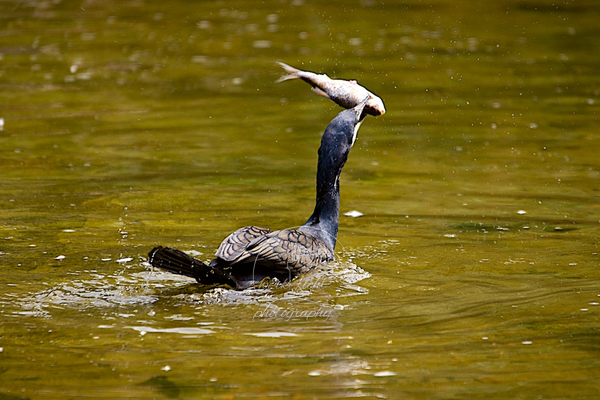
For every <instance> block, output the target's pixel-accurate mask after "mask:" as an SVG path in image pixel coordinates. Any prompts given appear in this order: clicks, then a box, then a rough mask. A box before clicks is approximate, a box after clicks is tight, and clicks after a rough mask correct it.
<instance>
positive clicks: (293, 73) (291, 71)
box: [277, 62, 300, 83]
mask: <svg viewBox="0 0 600 400" xmlns="http://www.w3.org/2000/svg"><path fill="white" fill-rule="evenodd" d="M277 64H279V65H281V67H282V68H283V69H284V70H285V72H287V75H284V76H282V77H281V78H279V79H277V83H279V82H283V81H287V80H290V79H300V75H298V73H299V72H300V70H299V69H297V68H294V67H292V66H289V65H287V64H285V63H282V62H277Z"/></svg>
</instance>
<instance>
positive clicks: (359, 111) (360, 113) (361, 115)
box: [352, 96, 369, 123]
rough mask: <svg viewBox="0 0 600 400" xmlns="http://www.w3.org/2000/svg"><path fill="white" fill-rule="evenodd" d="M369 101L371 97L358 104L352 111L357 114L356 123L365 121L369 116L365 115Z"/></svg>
mask: <svg viewBox="0 0 600 400" xmlns="http://www.w3.org/2000/svg"><path fill="white" fill-rule="evenodd" d="M367 101H369V96H367V97H365V99H364V100H363V101H361V102H360V103H358V104H357V105H356V106H355V107H354V108H353V109H352V110H353V111H354V112H355V113H356V123H360V122H362V121H363V119H365V117H366V116H367V114H365V113H363V110H364V109H365V106H366V105H367Z"/></svg>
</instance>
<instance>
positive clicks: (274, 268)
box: [148, 98, 367, 289]
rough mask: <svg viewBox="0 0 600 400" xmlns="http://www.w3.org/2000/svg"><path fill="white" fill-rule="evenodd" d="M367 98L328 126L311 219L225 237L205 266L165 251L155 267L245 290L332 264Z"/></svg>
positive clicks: (155, 253) (153, 259)
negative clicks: (345, 179)
mask: <svg viewBox="0 0 600 400" xmlns="http://www.w3.org/2000/svg"><path fill="white" fill-rule="evenodd" d="M366 101H367V98H365V99H364V100H363V101H362V102H361V103H360V104H358V105H357V106H356V107H354V108H352V109H350V110H344V111H342V112H340V113H339V114H338V115H337V116H336V117H335V118H334V119H333V120H332V121H331V122H330V123H329V125H328V126H327V129H326V130H325V133H324V134H323V138H322V139H321V147H320V148H319V161H318V166H317V199H316V205H315V209H314V212H313V214H312V215H311V217H310V218H309V219H308V221H307V222H306V223H305V224H304V225H302V226H301V227H299V228H298V229H282V230H277V231H271V230H269V229H266V228H260V227H257V226H247V227H244V228H240V229H238V230H236V231H235V232H233V233H232V234H230V235H229V236H227V237H226V238H225V239H224V240H223V242H222V243H221V245H220V246H219V248H218V250H217V251H216V253H215V259H213V260H212V261H211V262H210V263H209V264H205V263H204V262H202V261H200V260H198V259H196V258H193V257H192V256H190V255H188V254H186V253H184V252H182V251H180V250H176V249H172V248H169V247H160V246H159V247H156V248H154V249H153V250H152V251H151V252H150V253H149V254H148V256H149V262H150V264H152V265H153V266H155V267H158V268H161V269H164V270H167V271H170V272H173V273H176V274H181V275H185V276H189V277H192V278H195V279H196V281H197V282H198V283H202V284H224V285H229V286H232V287H235V288H237V289H244V288H247V287H250V286H254V285H256V284H257V283H259V282H261V281H262V280H263V279H265V278H277V279H278V280H279V281H280V282H286V281H289V280H291V279H293V278H294V277H295V276H297V275H299V274H303V273H306V272H308V271H309V270H311V269H313V268H315V267H317V266H319V265H321V264H322V263H324V262H327V261H331V260H334V259H335V255H334V250H335V244H336V240H337V232H338V223H339V206H340V192H339V178H340V173H341V171H342V167H343V166H344V163H345V162H346V159H347V158H348V153H349V152H350V149H351V148H352V145H353V144H354V142H355V140H356V135H357V133H358V129H359V127H360V124H361V123H362V119H363V118H364V117H363V115H362V112H363V109H364V107H365V104H366Z"/></svg>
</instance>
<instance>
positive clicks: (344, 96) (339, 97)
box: [277, 62, 385, 116]
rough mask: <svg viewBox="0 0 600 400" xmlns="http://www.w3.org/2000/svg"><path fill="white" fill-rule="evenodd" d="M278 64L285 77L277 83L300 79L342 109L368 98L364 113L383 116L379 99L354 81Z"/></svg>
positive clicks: (383, 111)
mask: <svg viewBox="0 0 600 400" xmlns="http://www.w3.org/2000/svg"><path fill="white" fill-rule="evenodd" d="M278 64H279V65H281V66H282V67H283V69H284V70H285V72H287V75H285V76H282V77H281V78H279V79H278V80H277V82H283V81H287V80H289V79H302V80H303V81H304V82H308V83H310V85H311V86H312V91H313V92H315V93H316V94H318V95H320V96H323V97H327V98H328V99H330V100H332V101H333V102H334V103H336V104H338V105H340V106H342V107H344V108H353V107H355V106H356V105H358V104H359V103H360V102H362V101H363V100H364V99H365V98H366V97H367V96H368V97H369V100H368V101H367V104H366V106H365V109H364V112H365V113H367V114H370V115H374V116H378V115H383V114H385V106H384V105H383V101H382V100H381V98H379V97H377V96H376V95H374V94H373V93H371V92H369V91H368V90H367V89H365V88H364V87H362V86H360V85H359V84H358V83H357V82H356V81H354V80H352V81H345V80H342V79H331V78H330V77H328V76H327V75H325V74H316V73H314V72H310V71H302V70H299V69H297V68H294V67H291V66H289V65H287V64H284V63H282V62H278Z"/></svg>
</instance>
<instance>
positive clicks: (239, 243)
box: [215, 226, 271, 262]
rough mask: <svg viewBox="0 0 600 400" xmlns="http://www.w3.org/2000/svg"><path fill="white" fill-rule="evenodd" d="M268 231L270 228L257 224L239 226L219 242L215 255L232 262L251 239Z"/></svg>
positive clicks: (243, 250)
mask: <svg viewBox="0 0 600 400" xmlns="http://www.w3.org/2000/svg"><path fill="white" fill-rule="evenodd" d="M270 232H271V230H270V229H267V228H261V227H259V226H245V227H243V228H240V229H238V230H237V231H235V232H233V233H232V234H231V235H229V236H227V237H226V238H225V239H224V240H223V242H221V245H220V246H219V248H218V249H217V252H216V253H215V256H216V257H217V258H220V259H222V260H225V261H228V262H233V261H235V260H237V259H238V258H239V257H240V256H242V255H244V252H245V250H246V248H247V247H248V246H249V245H250V244H251V243H252V242H253V241H255V240H256V239H257V238H260V237H262V236H264V235H266V234H268V233H270Z"/></svg>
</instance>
